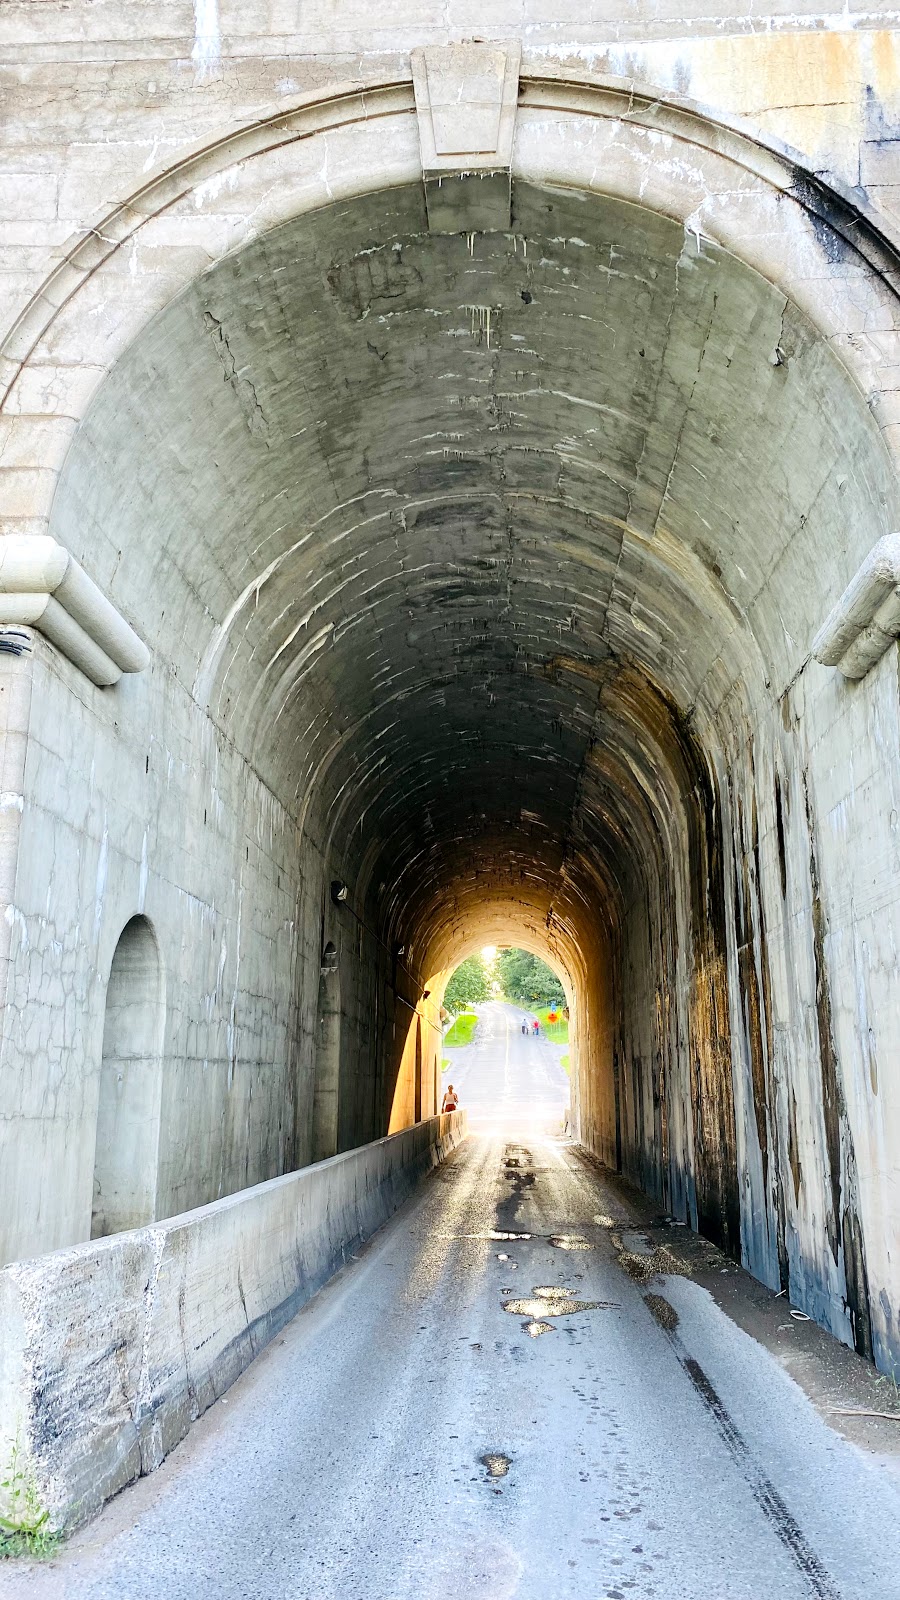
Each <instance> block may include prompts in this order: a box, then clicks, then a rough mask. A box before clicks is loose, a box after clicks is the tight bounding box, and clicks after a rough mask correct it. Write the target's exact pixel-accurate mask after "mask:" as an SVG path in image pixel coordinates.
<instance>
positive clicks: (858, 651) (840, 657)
mask: <svg viewBox="0 0 900 1600" xmlns="http://www.w3.org/2000/svg"><path fill="white" fill-rule="evenodd" d="M898 635H900V534H898V533H889V534H886V535H885V537H884V538H883V539H879V541H878V543H877V544H876V545H874V546H873V548H872V549H871V550H870V551H869V554H868V555H867V556H866V559H865V561H864V562H863V564H862V566H861V567H860V568H859V570H858V572H857V573H856V574H855V576H854V577H853V578H852V579H851V581H850V583H848V585H847V587H846V589H845V590H844V593H843V594H842V595H841V598H840V600H839V601H838V602H837V605H836V606H835V607H834V608H833V610H832V611H831V612H830V614H829V616H828V617H827V619H826V621H825V622H824V623H823V625H822V627H821V628H820V629H819V632H818V633H817V634H816V637H815V638H814V640H813V643H812V654H813V656H814V658H815V660H816V661H821V663H822V665H823V666H826V667H837V668H838V670H839V671H840V672H842V673H843V675H844V677H845V678H864V677H865V675H866V673H867V672H868V671H869V669H870V667H874V665H875V663H876V662H877V661H880V660H881V657H882V656H883V655H884V653H885V651H886V650H889V649H890V647H891V645H892V644H893V643H894V641H895V640H896V638H897V637H898Z"/></svg>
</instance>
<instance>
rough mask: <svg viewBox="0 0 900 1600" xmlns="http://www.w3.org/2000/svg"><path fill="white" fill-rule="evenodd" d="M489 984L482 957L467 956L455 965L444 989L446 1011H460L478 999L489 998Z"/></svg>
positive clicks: (475, 1002) (474, 1003) (475, 1003)
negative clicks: (455, 967)
mask: <svg viewBox="0 0 900 1600" xmlns="http://www.w3.org/2000/svg"><path fill="white" fill-rule="evenodd" d="M490 997H491V985H490V979H489V978H488V974H487V969H486V967H485V964H484V959H483V957H481V956H468V957H467V958H466V960H465V961H463V962H462V964H461V965H460V966H458V967H457V969H456V971H455V972H454V974H453V976H452V978H451V979H450V982H449V983H448V984H447V987H446V989H445V990H444V1005H445V1006H446V1007H447V1010H448V1011H454V1012H456V1011H462V1009H463V1007H464V1006H467V1005H477V1003H478V1001H479V1000H489V999H490Z"/></svg>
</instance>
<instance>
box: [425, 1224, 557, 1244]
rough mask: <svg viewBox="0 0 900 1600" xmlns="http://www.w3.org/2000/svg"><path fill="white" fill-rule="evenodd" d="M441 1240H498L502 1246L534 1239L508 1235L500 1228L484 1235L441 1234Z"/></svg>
mask: <svg viewBox="0 0 900 1600" xmlns="http://www.w3.org/2000/svg"><path fill="white" fill-rule="evenodd" d="M437 1237H438V1238H439V1239H492V1240H493V1239H496V1240H498V1241H499V1242H500V1243H501V1244H502V1243H504V1242H506V1243H509V1242H510V1241H511V1240H515V1239H532V1238H533V1237H534V1235H533V1234H531V1233H508V1232H505V1231H504V1230H503V1229H500V1228H485V1229H484V1231H483V1232H482V1233H439V1234H438V1235H437Z"/></svg>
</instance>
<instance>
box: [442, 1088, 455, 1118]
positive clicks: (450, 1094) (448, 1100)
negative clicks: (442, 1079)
mask: <svg viewBox="0 0 900 1600" xmlns="http://www.w3.org/2000/svg"><path fill="white" fill-rule="evenodd" d="M441 1110H442V1111H458V1110H459V1101H458V1099H457V1097H456V1090H455V1089H454V1087H453V1085H452V1083H448V1085H447V1089H446V1092H445V1094H444V1101H443V1104H442V1106H441Z"/></svg>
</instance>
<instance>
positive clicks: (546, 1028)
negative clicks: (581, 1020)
mask: <svg viewBox="0 0 900 1600" xmlns="http://www.w3.org/2000/svg"><path fill="white" fill-rule="evenodd" d="M551 1012H553V1014H554V1016H555V1017H556V1019H557V1020H556V1021H555V1022H548V1020H547V1018H548V1017H549V1016H550V1013H551ZM535 1016H536V1017H537V1019H538V1021H539V1023H540V1025H541V1032H542V1033H543V1034H544V1036H545V1038H547V1039H552V1040H553V1043H554V1044H568V1042H569V1024H568V1022H567V1021H566V1019H565V1017H564V1016H563V1014H562V1012H561V1011H554V1008H553V1007H552V1006H544V1007H543V1009H541V1010H539V1011H536V1012H535Z"/></svg>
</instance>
